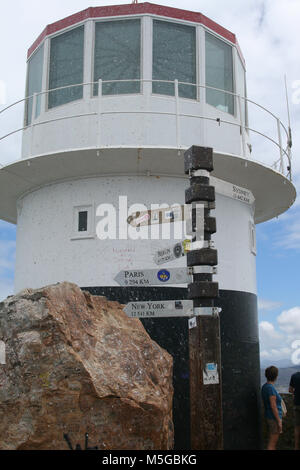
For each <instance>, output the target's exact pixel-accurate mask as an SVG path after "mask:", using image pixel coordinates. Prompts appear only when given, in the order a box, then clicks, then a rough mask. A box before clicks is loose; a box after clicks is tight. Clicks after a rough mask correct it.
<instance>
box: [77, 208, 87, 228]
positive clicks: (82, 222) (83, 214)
mask: <svg viewBox="0 0 300 470" xmlns="http://www.w3.org/2000/svg"><path fill="white" fill-rule="evenodd" d="M87 228H88V212H87V211H79V212H78V232H86V231H87Z"/></svg>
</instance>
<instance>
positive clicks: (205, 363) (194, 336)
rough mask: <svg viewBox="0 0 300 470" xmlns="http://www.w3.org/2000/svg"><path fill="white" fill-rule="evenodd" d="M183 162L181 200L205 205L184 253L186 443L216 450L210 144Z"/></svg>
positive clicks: (218, 415) (218, 412)
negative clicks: (188, 304) (190, 308)
mask: <svg viewBox="0 0 300 470" xmlns="http://www.w3.org/2000/svg"><path fill="white" fill-rule="evenodd" d="M184 166H185V173H186V174H189V177H190V187H189V188H188V189H187V190H186V193H185V202H186V204H195V203H196V204H202V205H204V246H205V248H200V249H194V250H193V249H192V250H191V251H190V252H189V253H188V254H187V265H188V266H189V267H192V269H193V283H191V284H189V286H188V297H189V299H192V300H193V303H194V313H195V317H193V318H191V320H190V321H189V351H190V353H189V354H190V410H191V449H193V450H220V449H222V448H223V413H222V380H221V346H220V319H219V309H216V308H215V307H214V300H213V299H214V298H216V297H218V293H219V288H218V283H216V282H213V281H212V274H211V267H212V266H216V265H217V264H218V257H217V250H215V249H213V248H212V242H211V235H212V234H213V233H215V232H216V219H215V218H214V217H210V210H211V209H213V208H214V207H215V188H214V187H213V186H210V185H209V175H210V172H211V171H212V170H213V151H212V149H211V148H207V147H196V146H193V147H191V148H190V149H189V150H187V151H186V152H185V155H184ZM192 214H193V220H192V226H193V229H194V236H193V240H194V239H196V238H197V235H196V234H197V231H198V230H199V229H200V227H199V226H197V225H199V221H197V220H196V215H197V209H195V208H194V207H193V208H192ZM196 266H202V273H197V269H196ZM203 271H204V272H203ZM201 307H208V309H207V310H208V312H210V314H205V315H201Z"/></svg>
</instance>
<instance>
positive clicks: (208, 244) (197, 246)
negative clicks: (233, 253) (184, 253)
mask: <svg viewBox="0 0 300 470" xmlns="http://www.w3.org/2000/svg"><path fill="white" fill-rule="evenodd" d="M214 247H215V242H214V241H213V240H200V241H196V242H192V243H191V245H190V251H193V250H201V249H202V248H214Z"/></svg>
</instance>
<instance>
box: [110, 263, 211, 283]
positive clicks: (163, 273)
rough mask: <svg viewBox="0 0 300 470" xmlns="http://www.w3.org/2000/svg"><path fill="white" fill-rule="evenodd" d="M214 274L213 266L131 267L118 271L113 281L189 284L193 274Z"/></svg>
mask: <svg viewBox="0 0 300 470" xmlns="http://www.w3.org/2000/svg"><path fill="white" fill-rule="evenodd" d="M201 273H202V274H216V273H217V269H216V267H214V266H194V267H191V268H188V267H184V268H172V269H132V270H128V271H126V270H125V271H120V272H119V273H118V274H117V275H116V277H115V281H116V282H117V283H118V284H119V285H120V286H164V285H168V284H189V283H190V282H192V280H193V277H192V276H193V274H201Z"/></svg>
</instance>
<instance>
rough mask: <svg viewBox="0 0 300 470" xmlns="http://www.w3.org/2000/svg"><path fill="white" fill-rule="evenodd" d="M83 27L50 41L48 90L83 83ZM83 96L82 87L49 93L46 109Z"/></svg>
mask: <svg viewBox="0 0 300 470" xmlns="http://www.w3.org/2000/svg"><path fill="white" fill-rule="evenodd" d="M83 42H84V26H79V27H77V28H74V29H72V30H71V31H67V32H66V33H63V34H60V35H59V36H56V37H54V38H52V39H51V48H50V72H49V90H52V89H54V88H59V87H64V86H68V85H76V84H77V83H82V82H83ZM82 96H83V87H82V85H81V86H72V87H70V88H64V89H62V90H56V91H52V92H49V97H48V107H49V108H53V107H54V106H59V105H62V104H66V103H69V102H71V101H75V100H79V99H81V98H82Z"/></svg>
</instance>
